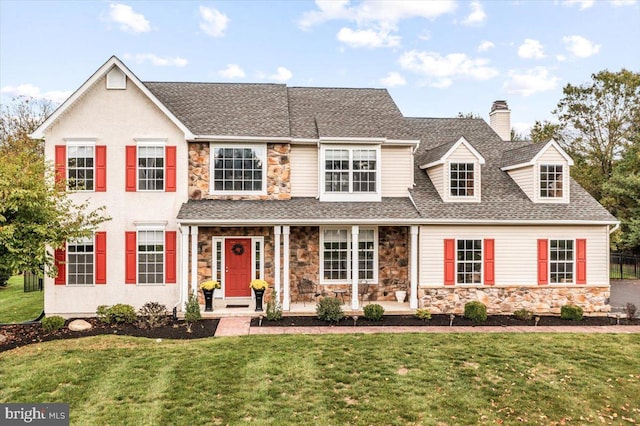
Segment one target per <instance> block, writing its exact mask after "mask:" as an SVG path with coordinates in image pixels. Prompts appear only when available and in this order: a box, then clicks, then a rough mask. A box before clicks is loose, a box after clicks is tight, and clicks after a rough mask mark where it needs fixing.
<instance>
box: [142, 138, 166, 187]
mask: <svg viewBox="0 0 640 426" xmlns="http://www.w3.org/2000/svg"><path fill="white" fill-rule="evenodd" d="M164 151H165V147H164V145H138V190H139V191H164V168H165V158H164Z"/></svg>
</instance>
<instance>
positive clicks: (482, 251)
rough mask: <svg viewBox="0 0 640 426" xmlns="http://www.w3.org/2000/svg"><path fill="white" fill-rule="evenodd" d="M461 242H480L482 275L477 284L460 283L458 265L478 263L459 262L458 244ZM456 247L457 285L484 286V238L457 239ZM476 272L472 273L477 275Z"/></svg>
mask: <svg viewBox="0 0 640 426" xmlns="http://www.w3.org/2000/svg"><path fill="white" fill-rule="evenodd" d="M459 241H480V272H478V273H479V274H480V281H479V282H477V283H475V282H471V283H462V282H459V281H458V264H459V263H460V262H463V263H475V262H476V261H459V260H458V242H459ZM455 244H456V246H455V249H456V250H455V256H456V264H455V265H456V266H455V268H456V269H455V274H456V281H455V282H456V285H461V286H476V285H477V286H481V285H484V256H485V255H484V238H477V237H469V238H456V243H455ZM465 250H466V249H465ZM475 273H476V272H472V274H475Z"/></svg>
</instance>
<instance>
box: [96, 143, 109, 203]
mask: <svg viewBox="0 0 640 426" xmlns="http://www.w3.org/2000/svg"><path fill="white" fill-rule="evenodd" d="M106 190H107V146H106V145H96V192H105V191H106Z"/></svg>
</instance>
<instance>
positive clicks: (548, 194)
mask: <svg viewBox="0 0 640 426" xmlns="http://www.w3.org/2000/svg"><path fill="white" fill-rule="evenodd" d="M562 182H563V176H562V165H561V164H541V165H540V198H562V196H563V194H562Z"/></svg>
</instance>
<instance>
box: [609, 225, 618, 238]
mask: <svg viewBox="0 0 640 426" xmlns="http://www.w3.org/2000/svg"><path fill="white" fill-rule="evenodd" d="M618 228H620V222H618V223H616V224H615V225H614V226H613V229H610V230H609V235H611V234H613V233H614V232H616V231H617V230H618Z"/></svg>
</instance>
